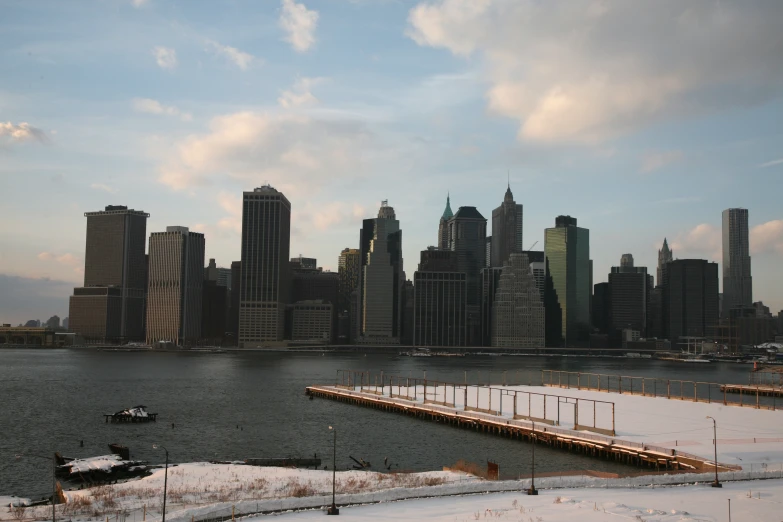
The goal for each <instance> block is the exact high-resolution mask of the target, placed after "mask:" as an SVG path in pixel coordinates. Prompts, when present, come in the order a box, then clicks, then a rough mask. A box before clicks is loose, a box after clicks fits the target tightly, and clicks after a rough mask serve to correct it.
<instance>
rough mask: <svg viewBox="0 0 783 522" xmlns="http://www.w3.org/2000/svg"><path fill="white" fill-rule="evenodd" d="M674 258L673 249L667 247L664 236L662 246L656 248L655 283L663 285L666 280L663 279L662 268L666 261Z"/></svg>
mask: <svg viewBox="0 0 783 522" xmlns="http://www.w3.org/2000/svg"><path fill="white" fill-rule="evenodd" d="M673 260H674V251H672V250H670V249H669V243H667V242H666V238H663V246H662V247H661V249H660V250H658V273H657V274H656V276H657V277H656V279H655V284H656V285H657V286H660V287H663V286H664V284H665V283H666V281H665V280H664V275H663V268H664V267H665V266H666V263H668V262H670V261H673Z"/></svg>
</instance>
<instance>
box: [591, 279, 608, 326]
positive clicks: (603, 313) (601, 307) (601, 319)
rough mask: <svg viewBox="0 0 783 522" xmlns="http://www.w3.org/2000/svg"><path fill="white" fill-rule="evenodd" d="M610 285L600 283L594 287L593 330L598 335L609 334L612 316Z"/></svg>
mask: <svg viewBox="0 0 783 522" xmlns="http://www.w3.org/2000/svg"><path fill="white" fill-rule="evenodd" d="M609 306H610V299H609V283H598V284H597V285H594V286H593V316H592V324H593V328H595V329H596V330H598V333H601V334H606V333H609V325H610V314H609Z"/></svg>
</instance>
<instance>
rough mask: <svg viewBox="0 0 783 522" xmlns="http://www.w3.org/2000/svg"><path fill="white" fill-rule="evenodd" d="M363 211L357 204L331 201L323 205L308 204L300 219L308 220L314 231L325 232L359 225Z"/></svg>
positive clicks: (363, 214) (362, 217)
mask: <svg viewBox="0 0 783 522" xmlns="http://www.w3.org/2000/svg"><path fill="white" fill-rule="evenodd" d="M364 216H365V209H364V207H363V206H361V205H359V204H358V203H353V204H351V203H344V202H342V201H332V202H330V203H326V204H324V205H310V204H308V205H307V207H306V209H305V211H304V212H303V213H302V215H301V217H303V218H304V219H306V220H309V221H310V222H311V223H312V225H313V226H314V227H315V228H316V230H321V231H327V230H330V229H334V228H337V227H343V226H346V225H350V224H356V223H359V222H360V221H361V220H362V219H364Z"/></svg>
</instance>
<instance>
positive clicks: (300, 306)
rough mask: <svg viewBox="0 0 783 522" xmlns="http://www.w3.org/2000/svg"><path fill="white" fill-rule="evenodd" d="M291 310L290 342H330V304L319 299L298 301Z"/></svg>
mask: <svg viewBox="0 0 783 522" xmlns="http://www.w3.org/2000/svg"><path fill="white" fill-rule="evenodd" d="M292 308H293V312H292V316H293V318H292V335H291V340H292V341H317V342H320V343H328V342H329V341H330V339H331V338H332V336H333V330H332V324H333V321H332V316H333V315H334V307H333V306H332V303H328V302H326V301H322V300H319V299H316V300H309V301H299V302H297V303H294V304H293V305H292Z"/></svg>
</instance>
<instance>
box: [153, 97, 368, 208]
mask: <svg viewBox="0 0 783 522" xmlns="http://www.w3.org/2000/svg"><path fill="white" fill-rule="evenodd" d="M372 141H373V136H372V135H371V133H370V132H369V131H367V130H366V129H365V127H364V125H363V124H361V123H359V122H356V121H335V120H322V119H315V118H311V117H306V116H302V115H298V114H293V113H285V114H268V113H256V112H238V113H234V114H227V115H224V116H219V117H216V118H214V119H213V120H212V121H211V123H210V132H209V133H207V134H205V135H191V136H188V137H187V138H185V139H183V140H181V141H179V142H178V143H175V144H174V146H173V151H174V152H173V153H172V154H171V155H170V157H168V159H167V160H166V161H164V163H163V165H162V166H161V176H160V181H161V182H162V183H163V184H165V185H168V186H169V187H171V188H173V189H175V190H183V189H189V188H192V187H194V186H198V185H205V184H209V183H212V182H213V181H217V180H219V179H221V178H225V177H229V178H230V179H233V180H236V181H240V182H242V183H243V184H247V185H249V186H251V187H252V186H257V185H258V184H260V183H261V182H262V181H269V182H270V183H271V184H272V185H273V186H275V187H276V188H278V189H279V190H282V191H283V192H285V193H286V194H287V195H288V194H309V195H311V194H312V193H313V191H314V190H316V189H317V188H318V187H321V186H323V185H326V184H330V183H334V182H335V181H337V180H340V179H345V178H350V177H357V176H361V175H363V174H364V172H365V169H363V168H362V165H363V163H364V159H363V156H364V154H365V153H366V150H367V149H368V148H369V147H370V146H371V145H372ZM290 197H291V196H290V195H289V198H290Z"/></svg>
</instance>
